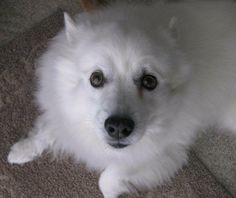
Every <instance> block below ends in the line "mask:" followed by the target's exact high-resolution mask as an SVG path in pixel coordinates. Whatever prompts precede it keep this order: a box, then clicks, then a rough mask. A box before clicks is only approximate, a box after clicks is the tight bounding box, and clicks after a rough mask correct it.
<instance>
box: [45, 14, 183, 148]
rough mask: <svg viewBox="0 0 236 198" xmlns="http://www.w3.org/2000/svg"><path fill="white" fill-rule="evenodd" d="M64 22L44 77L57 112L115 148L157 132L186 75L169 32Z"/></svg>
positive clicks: (169, 110)
mask: <svg viewBox="0 0 236 198" xmlns="http://www.w3.org/2000/svg"><path fill="white" fill-rule="evenodd" d="M65 22H66V28H65V32H64V33H63V34H62V35H60V38H59V39H58V40H57V42H55V43H54V44H53V46H52V50H50V51H49V53H48V55H47V58H46V59H47V63H48V62H49V61H48V60H49V59H50V62H53V63H52V65H54V66H52V68H53V69H52V71H51V74H44V77H43V78H45V79H46V78H47V80H45V82H46V81H50V82H49V84H51V86H52V89H53V90H54V93H53V94H54V96H52V97H54V101H58V102H54V103H55V104H54V105H55V106H57V107H56V108H57V109H59V110H60V112H59V113H61V114H63V115H64V117H65V119H67V120H70V121H71V123H72V124H75V123H77V124H78V125H79V126H84V125H86V130H88V131H84V132H83V131H81V133H93V135H94V136H96V135H98V136H99V137H100V139H101V142H103V143H105V144H107V145H110V146H111V147H113V148H124V147H127V146H131V145H133V144H135V143H136V142H138V141H139V140H140V139H142V137H143V136H145V135H146V134H148V133H152V132H155V131H157V132H158V127H161V125H162V124H164V122H165V121H167V120H168V119H169V118H170V116H171V115H170V114H174V111H175V109H174V106H176V105H177V103H176V101H175V98H176V97H178V96H177V95H178V89H179V87H181V85H182V84H183V82H184V81H185V79H186V74H187V72H186V67H185V63H184V62H183V57H182V55H181V54H180V53H179V51H178V50H176V46H175V42H174V39H173V38H172V37H171V34H170V33H169V32H168V30H165V29H159V30H158V29H157V30H155V31H154V30H153V32H150V31H146V30H142V29H138V27H137V26H135V25H133V26H132V24H131V25H127V24H125V23H115V22H114V23H112V22H101V23H98V24H96V23H94V24H79V25H75V24H74V22H73V21H72V20H71V19H70V18H69V17H68V16H67V15H66V18H65ZM62 38H63V39H62ZM51 57H55V58H54V59H53V60H51V59H52V58H51ZM45 73H46V72H45ZM52 73H53V74H52ZM52 75H53V76H52ZM45 76H48V77H45ZM47 86H49V85H47ZM50 92H51V91H50ZM45 103H47V101H45ZM175 103H176V104H175ZM57 112H58V110H57Z"/></svg>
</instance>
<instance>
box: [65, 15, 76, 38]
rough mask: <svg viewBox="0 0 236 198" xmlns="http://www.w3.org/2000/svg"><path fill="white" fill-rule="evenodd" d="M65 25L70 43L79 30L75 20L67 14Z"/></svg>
mask: <svg viewBox="0 0 236 198" xmlns="http://www.w3.org/2000/svg"><path fill="white" fill-rule="evenodd" d="M64 23H65V34H66V38H67V40H68V41H69V42H71V41H72V40H73V37H74V35H75V34H76V32H77V28H76V24H75V22H74V21H73V19H72V18H71V17H70V16H69V15H68V14H67V13H66V12H64Z"/></svg>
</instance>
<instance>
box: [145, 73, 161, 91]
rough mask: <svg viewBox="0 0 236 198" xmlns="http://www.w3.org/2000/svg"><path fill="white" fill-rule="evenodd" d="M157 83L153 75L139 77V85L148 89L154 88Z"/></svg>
mask: <svg viewBox="0 0 236 198" xmlns="http://www.w3.org/2000/svg"><path fill="white" fill-rule="evenodd" d="M157 85H158V81H157V79H156V77H155V76H153V75H144V76H143V77H142V78H141V86H142V87H143V88H145V89H147V90H149V91H152V90H153V89H155V88H156V87H157Z"/></svg>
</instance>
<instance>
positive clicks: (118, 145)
mask: <svg viewBox="0 0 236 198" xmlns="http://www.w3.org/2000/svg"><path fill="white" fill-rule="evenodd" d="M109 145H110V146H111V147H113V148H116V149H122V148H125V147H127V146H129V145H128V144H122V143H120V142H117V143H112V144H111V143H109Z"/></svg>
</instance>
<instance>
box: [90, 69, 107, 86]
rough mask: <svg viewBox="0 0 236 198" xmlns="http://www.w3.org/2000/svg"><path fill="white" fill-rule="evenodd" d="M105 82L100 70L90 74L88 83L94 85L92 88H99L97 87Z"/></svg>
mask: <svg viewBox="0 0 236 198" xmlns="http://www.w3.org/2000/svg"><path fill="white" fill-rule="evenodd" d="M104 83H105V77H104V75H103V73H102V71H100V70H99V71H95V72H93V73H92V74H91V76H90V84H91V85H92V86H93V87H94V88H99V87H103V85H104Z"/></svg>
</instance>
